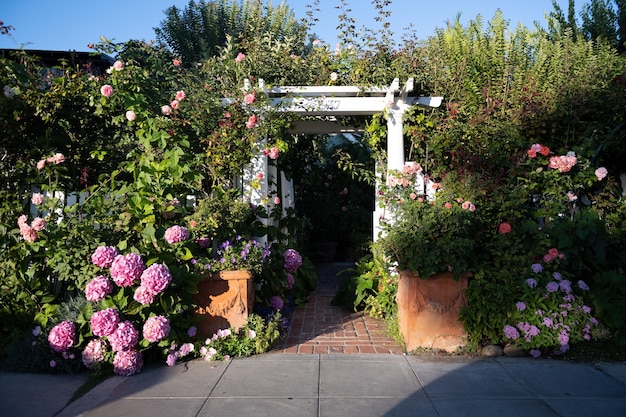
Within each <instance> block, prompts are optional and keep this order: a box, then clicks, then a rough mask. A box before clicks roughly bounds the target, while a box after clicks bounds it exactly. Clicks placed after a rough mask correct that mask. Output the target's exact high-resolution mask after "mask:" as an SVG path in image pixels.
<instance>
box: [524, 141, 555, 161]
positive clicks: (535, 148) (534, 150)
mask: <svg viewBox="0 0 626 417" xmlns="http://www.w3.org/2000/svg"><path fill="white" fill-rule="evenodd" d="M526 154H527V155H528V157H529V158H536V157H537V154H541V155H543V156H548V155H550V148H548V147H547V146H544V145H541V144H539V143H535V144H533V145H532V146H531V147H530V149H528V150H527V151H526Z"/></svg>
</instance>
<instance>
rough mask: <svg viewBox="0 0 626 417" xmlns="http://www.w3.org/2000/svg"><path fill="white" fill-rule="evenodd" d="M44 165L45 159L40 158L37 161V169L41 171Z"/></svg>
mask: <svg viewBox="0 0 626 417" xmlns="http://www.w3.org/2000/svg"><path fill="white" fill-rule="evenodd" d="M45 166H46V161H45V160H43V159H42V160H40V161H38V162H37V169H38V170H39V171H41V170H42V169H43V167H45Z"/></svg>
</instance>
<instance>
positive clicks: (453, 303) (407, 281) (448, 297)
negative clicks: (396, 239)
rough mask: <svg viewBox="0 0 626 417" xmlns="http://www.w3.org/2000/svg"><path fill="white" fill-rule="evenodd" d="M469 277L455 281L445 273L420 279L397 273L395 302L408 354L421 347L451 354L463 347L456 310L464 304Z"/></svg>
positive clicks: (465, 339) (412, 275)
mask: <svg viewBox="0 0 626 417" xmlns="http://www.w3.org/2000/svg"><path fill="white" fill-rule="evenodd" d="M471 276H472V274H471V273H465V274H462V275H461V277H460V278H459V279H458V280H455V279H454V276H453V274H452V273H451V272H444V273H439V274H434V275H431V276H430V277H429V278H427V279H421V278H420V277H418V276H417V275H415V274H414V273H413V272H411V271H401V272H400V277H399V279H398V293H397V295H396V301H397V303H398V322H399V326H400V332H401V333H402V337H403V339H404V343H405V344H406V349H407V351H412V350H414V349H416V348H419V347H422V348H430V349H442V350H445V351H448V352H453V351H455V350H456V349H457V348H459V347H462V346H465V345H466V343H467V332H466V331H465V329H464V327H463V322H462V321H461V320H459V309H460V308H461V307H462V306H464V305H465V304H466V299H465V295H464V293H463V291H464V290H465V289H466V288H467V285H468V279H469V278H470V277H471Z"/></svg>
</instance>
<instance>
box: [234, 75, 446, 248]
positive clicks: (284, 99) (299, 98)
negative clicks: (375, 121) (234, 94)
mask: <svg viewBox="0 0 626 417" xmlns="http://www.w3.org/2000/svg"><path fill="white" fill-rule="evenodd" d="M251 88H252V86H251V84H250V82H249V81H248V80H245V82H244V90H250V89H251ZM257 91H259V92H262V93H264V94H265V95H266V96H267V97H268V98H269V102H270V106H271V107H272V108H274V109H276V110H279V111H285V112H291V113H295V114H298V115H301V116H303V120H301V121H299V122H297V124H296V125H295V127H294V130H293V132H294V133H302V134H331V133H362V129H359V128H355V127H351V126H345V125H342V124H341V123H340V122H339V121H338V120H337V119H336V118H337V117H338V116H339V117H340V116H363V115H365V116H367V115H374V114H378V113H381V112H385V113H386V116H387V169H388V170H389V169H397V170H400V169H402V167H403V166H404V163H405V156H404V137H403V134H402V130H403V126H402V118H403V116H404V113H405V112H406V111H407V110H408V109H409V108H411V107H412V106H416V105H420V106H427V107H439V106H440V105H441V103H442V101H443V98H442V97H413V96H410V95H409V93H411V92H412V91H413V79H412V78H409V79H408V80H407V81H406V83H405V84H404V86H402V88H400V80H399V79H398V78H396V79H394V80H393V82H392V83H391V85H389V86H388V87H367V88H361V87H356V86H284V87H272V88H266V86H265V83H264V82H263V80H259V85H258V88H257ZM259 172H261V173H263V174H264V177H263V179H262V180H261V187H260V188H253V187H251V186H250V184H251V183H252V181H253V180H254V179H255V178H256V175H257V173H259ZM278 175H280V176H281V181H280V182H279V181H277V179H278ZM277 183H280V184H281V190H280V191H279V190H277V189H276V188H275V184H277ZM272 187H274V188H272ZM242 188H243V191H244V195H246V196H249V199H250V202H251V203H252V204H255V205H261V204H271V202H269V201H268V196H269V195H276V196H279V197H280V199H281V204H282V207H283V210H286V209H287V208H288V207H293V206H294V195H293V184H292V183H291V181H288V180H287V179H286V178H285V176H284V174H283V173H278V172H277V171H276V167H275V166H273V165H270V164H268V160H267V156H265V155H263V154H262V153H260V154H259V155H257V157H256V158H254V160H253V161H252V163H251V164H250V166H249V167H248V168H247V169H246V170H245V171H244V176H243V184H242ZM376 210H377V211H378V210H379V209H378V208H377V209H376ZM377 214H379V213H377V212H375V213H374V216H373V222H374V231H375V233H374V238H375V237H376V235H377V233H376V230H377V229H378V219H379V217H380V216H379V215H377Z"/></svg>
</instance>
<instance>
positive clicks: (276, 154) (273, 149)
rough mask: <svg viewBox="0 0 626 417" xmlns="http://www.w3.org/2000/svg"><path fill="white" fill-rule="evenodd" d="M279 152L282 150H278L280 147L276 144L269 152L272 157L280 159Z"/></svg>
mask: <svg viewBox="0 0 626 417" xmlns="http://www.w3.org/2000/svg"><path fill="white" fill-rule="evenodd" d="M279 152H280V151H279V150H278V148H277V147H275V146H274V147H272V148H271V149H270V153H269V157H270V159H278V154H279Z"/></svg>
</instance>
